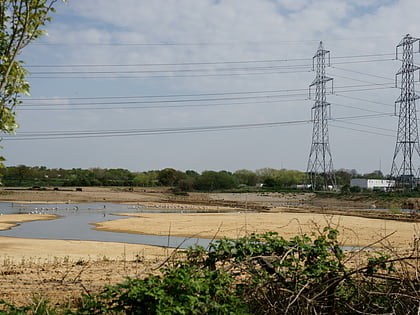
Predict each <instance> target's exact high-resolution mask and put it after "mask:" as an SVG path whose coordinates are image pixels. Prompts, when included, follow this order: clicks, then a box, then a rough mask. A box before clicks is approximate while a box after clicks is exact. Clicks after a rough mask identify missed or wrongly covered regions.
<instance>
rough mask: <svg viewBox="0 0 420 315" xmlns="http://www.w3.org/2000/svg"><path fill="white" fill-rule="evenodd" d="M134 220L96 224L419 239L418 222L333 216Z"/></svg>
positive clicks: (180, 232) (194, 232)
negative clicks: (336, 232)
mask: <svg viewBox="0 0 420 315" xmlns="http://www.w3.org/2000/svg"><path fill="white" fill-rule="evenodd" d="M125 215H129V216H135V217H134V218H126V219H119V220H114V221H106V222H101V223H98V224H96V229H98V230H102V231H113V232H126V233H138V234H153V235H172V236H181V237H186V238H188V237H200V238H210V239H211V238H223V237H228V238H237V237H241V236H245V235H249V234H250V233H264V232H268V231H275V232H278V233H279V234H280V235H281V236H283V237H284V238H286V239H290V238H292V237H293V236H295V235H300V234H304V233H305V234H308V235H310V234H311V233H312V232H316V231H319V230H322V228H323V227H325V226H331V227H334V228H337V229H338V230H339V231H340V242H341V244H342V245H343V246H356V247H364V246H372V244H374V243H375V241H379V240H382V238H383V237H385V236H388V237H387V238H386V240H383V241H382V242H381V243H377V244H375V245H374V246H375V247H380V246H384V245H386V246H392V247H396V248H406V247H410V246H412V244H413V241H414V239H417V238H419V237H420V230H419V225H418V223H412V222H399V221H392V220H378V219H367V218H359V217H354V216H330V215H323V214H313V213H284V212H277V213H248V212H242V213H142V214H134V215H133V214H125Z"/></svg>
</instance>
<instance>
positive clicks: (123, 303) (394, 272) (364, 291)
mask: <svg viewBox="0 0 420 315" xmlns="http://www.w3.org/2000/svg"><path fill="white" fill-rule="evenodd" d="M337 235H338V231H337V230H335V229H332V228H329V227H327V228H325V229H324V230H323V231H322V232H321V233H320V235H318V236H316V237H309V236H307V235H302V236H296V237H294V238H292V239H291V240H285V239H284V238H282V237H281V236H279V235H278V234H277V233H265V234H259V235H251V236H249V237H244V238H239V239H237V240H231V239H222V240H218V241H215V242H214V243H213V244H212V245H210V248H209V250H205V249H204V248H202V247H197V248H194V249H189V250H187V251H185V252H184V257H183V259H181V260H179V261H175V262H172V263H171V264H170V266H167V267H164V268H162V269H161V273H160V274H159V275H148V276H147V277H145V278H144V279H133V278H127V279H126V281H125V282H123V283H120V284H117V285H115V286H107V287H106V288H105V289H104V290H103V292H102V293H100V294H98V295H84V296H83V298H82V299H81V302H80V305H79V306H78V308H74V309H72V310H71V311H70V310H63V309H62V310H57V309H48V308H46V306H45V305H42V307H43V308H44V309H45V310H46V311H48V312H46V313H45V314H384V313H389V314H417V311H418V306H419V303H420V294H419V293H420V284H419V281H418V279H417V277H416V275H417V274H418V273H417V272H418V268H417V266H418V262H419V261H418V257H417V256H415V255H414V254H413V255H408V256H407V257H399V256H395V257H394V258H393V257H391V256H390V255H385V254H383V253H374V254H371V255H370V257H369V258H368V259H366V260H365V263H364V265H362V266H358V267H357V268H353V269H352V268H350V267H348V265H349V264H348V263H347V261H346V259H347V258H346V255H345V254H344V252H343V251H342V248H341V247H340V246H339V243H338V241H337ZM415 252H416V251H413V253H415ZM395 255H396V254H395ZM44 304H45V303H44ZM5 309H7V310H6V311H5V313H6V314H8V313H9V312H8V311H10V314H24V311H25V310H26V311H27V314H41V313H39V312H38V313H37V312H36V311H35V308H34V307H27V308H21V309H19V308H16V307H14V306H13V305H5ZM19 311H21V312H19ZM0 313H1V312H0Z"/></svg>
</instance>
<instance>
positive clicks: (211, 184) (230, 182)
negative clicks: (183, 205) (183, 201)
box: [195, 171, 237, 191]
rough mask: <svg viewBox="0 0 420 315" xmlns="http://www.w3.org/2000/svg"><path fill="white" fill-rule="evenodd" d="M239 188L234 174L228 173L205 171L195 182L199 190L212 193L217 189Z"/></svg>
mask: <svg viewBox="0 0 420 315" xmlns="http://www.w3.org/2000/svg"><path fill="white" fill-rule="evenodd" d="M235 187H237V182H236V179H235V177H234V176H233V174H232V173H230V172H227V171H220V172H215V171H204V172H203V173H202V174H201V176H199V177H198V178H197V180H196V182H195V188H196V189H197V190H206V191H212V190H217V189H231V188H235Z"/></svg>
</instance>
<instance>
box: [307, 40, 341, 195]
mask: <svg viewBox="0 0 420 315" xmlns="http://www.w3.org/2000/svg"><path fill="white" fill-rule="evenodd" d="M327 57H328V66H329V65H330V52H329V51H328V50H325V49H324V48H323V44H322V42H320V43H319V48H318V50H317V52H316V54H315V56H314V57H313V70H316V77H315V80H314V81H313V82H312V84H311V85H310V86H309V94H310V92H311V88H312V87H313V86H315V104H314V106H313V107H312V115H313V116H312V122H313V130H312V145H311V152H310V154H309V160H308V168H307V174H308V180H309V182H310V185H311V188H312V190H316V189H323V190H327V189H328V188H329V186H332V187H334V186H335V176H334V172H333V162H332V156H331V151H330V144H329V136H328V118H329V112H328V108H329V106H330V104H329V103H327V101H326V94H327V82H329V81H331V82H332V78H329V77H327V76H326V75H325V67H326V65H327V64H326V58H327ZM315 67H316V69H315Z"/></svg>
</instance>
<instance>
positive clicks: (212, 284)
mask: <svg viewBox="0 0 420 315" xmlns="http://www.w3.org/2000/svg"><path fill="white" fill-rule="evenodd" d="M245 311H246V307H245V305H244V303H243V302H242V301H241V299H240V298H239V297H238V296H236V295H235V292H234V286H233V285H232V277H230V275H229V274H228V273H226V272H224V271H222V270H209V269H207V268H200V266H198V265H194V264H190V263H188V262H185V263H180V264H179V265H178V266H176V267H168V268H165V269H163V270H162V275H161V276H156V275H150V276H148V277H147V278H145V279H132V278H127V280H126V281H125V282H123V283H121V284H118V285H116V286H108V287H107V288H106V290H105V291H104V292H102V293H101V294H100V295H99V296H96V297H89V296H85V301H84V306H83V307H82V308H80V309H79V310H78V311H77V312H75V314H101V313H103V312H116V313H119V312H121V313H125V314H245Z"/></svg>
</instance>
